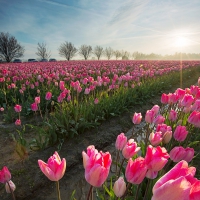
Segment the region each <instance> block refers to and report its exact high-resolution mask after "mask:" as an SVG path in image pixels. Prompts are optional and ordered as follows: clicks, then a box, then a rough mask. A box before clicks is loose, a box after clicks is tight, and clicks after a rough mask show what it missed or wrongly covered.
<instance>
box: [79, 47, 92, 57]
mask: <svg viewBox="0 0 200 200" xmlns="http://www.w3.org/2000/svg"><path fill="white" fill-rule="evenodd" d="M91 53H92V47H91V46H89V45H88V46H87V45H85V44H84V45H81V47H80V48H79V54H80V55H81V56H83V57H84V59H85V60H87V59H88V57H89V56H90V55H91Z"/></svg>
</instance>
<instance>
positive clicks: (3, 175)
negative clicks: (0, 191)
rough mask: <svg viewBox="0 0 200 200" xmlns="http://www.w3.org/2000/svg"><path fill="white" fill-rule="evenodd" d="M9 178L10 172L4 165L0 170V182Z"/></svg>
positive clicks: (4, 181)
mask: <svg viewBox="0 0 200 200" xmlns="http://www.w3.org/2000/svg"><path fill="white" fill-rule="evenodd" d="M10 179H11V173H10V171H9V170H8V168H7V167H6V166H4V167H3V169H2V170H0V183H6V182H7V181H9V180H10Z"/></svg>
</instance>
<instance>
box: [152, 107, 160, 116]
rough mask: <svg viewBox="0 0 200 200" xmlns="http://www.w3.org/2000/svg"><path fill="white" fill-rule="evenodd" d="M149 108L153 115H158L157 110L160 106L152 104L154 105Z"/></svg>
mask: <svg viewBox="0 0 200 200" xmlns="http://www.w3.org/2000/svg"><path fill="white" fill-rule="evenodd" d="M151 110H153V111H154V113H155V115H158V113H159V110H160V106H158V105H154V106H153V107H152V109H151Z"/></svg>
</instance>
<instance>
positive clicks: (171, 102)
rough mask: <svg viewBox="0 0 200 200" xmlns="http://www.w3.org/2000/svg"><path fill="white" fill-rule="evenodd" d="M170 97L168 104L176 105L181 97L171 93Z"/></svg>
mask: <svg viewBox="0 0 200 200" xmlns="http://www.w3.org/2000/svg"><path fill="white" fill-rule="evenodd" d="M168 97H169V99H168V104H175V103H177V101H178V99H179V96H178V94H176V93H169V94H168Z"/></svg>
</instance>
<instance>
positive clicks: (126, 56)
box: [121, 50, 130, 60]
mask: <svg viewBox="0 0 200 200" xmlns="http://www.w3.org/2000/svg"><path fill="white" fill-rule="evenodd" d="M121 57H122V60H128V59H129V57H130V53H129V52H128V51H124V50H122V51H121Z"/></svg>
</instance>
